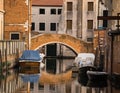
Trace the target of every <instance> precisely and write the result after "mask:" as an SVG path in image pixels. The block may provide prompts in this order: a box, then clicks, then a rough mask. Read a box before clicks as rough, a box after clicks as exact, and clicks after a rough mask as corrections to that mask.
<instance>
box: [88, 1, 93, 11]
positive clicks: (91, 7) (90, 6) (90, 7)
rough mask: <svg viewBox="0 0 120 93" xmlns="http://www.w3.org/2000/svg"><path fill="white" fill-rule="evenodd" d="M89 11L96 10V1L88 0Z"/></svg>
mask: <svg viewBox="0 0 120 93" xmlns="http://www.w3.org/2000/svg"><path fill="white" fill-rule="evenodd" d="M88 11H94V2H88Z"/></svg>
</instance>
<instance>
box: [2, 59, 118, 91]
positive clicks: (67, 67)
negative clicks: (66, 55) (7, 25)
mask: <svg viewBox="0 0 120 93" xmlns="http://www.w3.org/2000/svg"><path fill="white" fill-rule="evenodd" d="M73 62H74V59H54V58H48V59H45V60H44V61H43V63H44V64H45V67H43V68H42V69H40V68H24V69H21V70H19V69H10V70H8V71H4V72H3V73H1V75H0V93H120V87H119V86H120V85H118V84H119V83H118V84H112V83H111V82H109V80H108V81H107V82H102V81H101V82H102V83H100V84H98V83H90V82H89V81H88V80H87V79H86V78H85V77H83V78H82V79H81V78H80V76H79V74H78V73H73V72H72V65H73Z"/></svg>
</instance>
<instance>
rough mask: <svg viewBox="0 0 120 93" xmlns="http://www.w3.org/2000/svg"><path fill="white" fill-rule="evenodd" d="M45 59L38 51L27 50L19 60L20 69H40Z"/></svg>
mask: <svg viewBox="0 0 120 93" xmlns="http://www.w3.org/2000/svg"><path fill="white" fill-rule="evenodd" d="M42 60H43V57H42V56H40V54H39V52H38V51H36V50H25V51H23V54H22V56H21V57H20V58H19V66H20V67H40V63H41V62H42Z"/></svg>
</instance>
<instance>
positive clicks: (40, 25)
mask: <svg viewBox="0 0 120 93" xmlns="http://www.w3.org/2000/svg"><path fill="white" fill-rule="evenodd" d="M39 30H43V31H44V30H45V23H39Z"/></svg>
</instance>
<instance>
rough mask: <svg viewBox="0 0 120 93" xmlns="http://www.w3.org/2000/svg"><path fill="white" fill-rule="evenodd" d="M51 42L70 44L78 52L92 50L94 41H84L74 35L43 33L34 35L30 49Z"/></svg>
mask: <svg viewBox="0 0 120 93" xmlns="http://www.w3.org/2000/svg"><path fill="white" fill-rule="evenodd" d="M50 43H61V44H63V45H65V46H68V47H69V48H71V49H72V50H74V51H75V52H76V54H78V53H81V52H92V43H87V42H84V41H82V40H80V39H77V38H75V37H73V36H70V35H66V34H41V35H36V36H34V37H32V39H31V47H30V49H32V50H35V49H37V48H38V47H42V46H44V45H47V44H50Z"/></svg>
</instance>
